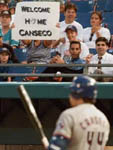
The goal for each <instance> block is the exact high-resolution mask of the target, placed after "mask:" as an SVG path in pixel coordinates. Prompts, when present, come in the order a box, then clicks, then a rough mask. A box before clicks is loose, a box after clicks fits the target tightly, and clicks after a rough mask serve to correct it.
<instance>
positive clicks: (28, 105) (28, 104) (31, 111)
mask: <svg viewBox="0 0 113 150" xmlns="http://www.w3.org/2000/svg"><path fill="white" fill-rule="evenodd" d="M18 92H19V95H20V98H21V100H22V102H23V105H24V107H25V110H26V112H27V114H28V116H29V118H30V120H31V122H32V124H33V126H34V128H35V130H36V132H38V133H39V131H40V135H41V141H42V143H43V145H44V147H45V148H47V147H48V146H49V142H48V139H47V137H46V136H45V133H44V130H43V127H42V124H41V122H40V120H39V118H38V115H37V113H36V111H35V108H34V106H33V103H32V101H31V98H30V96H29V94H28V92H27V91H26V89H25V87H24V86H23V85H20V86H19V87H18Z"/></svg>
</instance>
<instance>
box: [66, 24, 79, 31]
mask: <svg viewBox="0 0 113 150" xmlns="http://www.w3.org/2000/svg"><path fill="white" fill-rule="evenodd" d="M68 30H72V31H75V32H77V28H76V27H75V26H74V25H69V26H68V27H67V28H66V29H65V32H67V31H68Z"/></svg>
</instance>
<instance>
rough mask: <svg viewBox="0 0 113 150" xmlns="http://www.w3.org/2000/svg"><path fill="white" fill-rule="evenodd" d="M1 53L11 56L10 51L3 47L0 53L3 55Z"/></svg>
mask: <svg viewBox="0 0 113 150" xmlns="http://www.w3.org/2000/svg"><path fill="white" fill-rule="evenodd" d="M3 53H5V54H8V55H11V53H10V51H9V50H8V49H7V48H5V47H4V48H2V50H1V51H0V54H3Z"/></svg>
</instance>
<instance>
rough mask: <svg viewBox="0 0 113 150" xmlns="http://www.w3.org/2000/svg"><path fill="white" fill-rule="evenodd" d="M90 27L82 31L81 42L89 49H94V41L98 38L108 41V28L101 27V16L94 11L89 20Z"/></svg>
mask: <svg viewBox="0 0 113 150" xmlns="http://www.w3.org/2000/svg"><path fill="white" fill-rule="evenodd" d="M90 24H91V27H87V28H85V29H84V33H83V41H84V42H85V43H86V44H87V46H88V47H89V49H95V41H96V39H97V38H98V37H105V38H106V39H107V40H108V41H109V40H110V37H111V35H110V31H109V29H108V28H105V27H102V26H101V24H102V14H101V12H98V11H95V12H93V13H92V14H91V18H90Z"/></svg>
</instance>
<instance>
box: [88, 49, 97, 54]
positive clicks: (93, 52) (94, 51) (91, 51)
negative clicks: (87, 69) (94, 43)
mask: <svg viewBox="0 0 113 150" xmlns="http://www.w3.org/2000/svg"><path fill="white" fill-rule="evenodd" d="M89 52H90V54H93V55H95V54H97V52H96V49H95V48H90V49H89Z"/></svg>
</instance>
